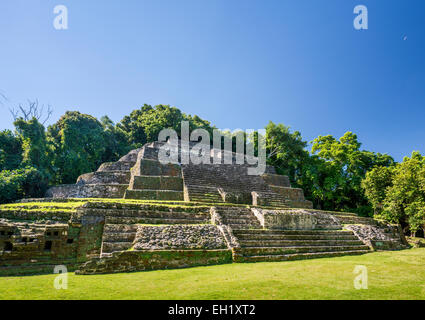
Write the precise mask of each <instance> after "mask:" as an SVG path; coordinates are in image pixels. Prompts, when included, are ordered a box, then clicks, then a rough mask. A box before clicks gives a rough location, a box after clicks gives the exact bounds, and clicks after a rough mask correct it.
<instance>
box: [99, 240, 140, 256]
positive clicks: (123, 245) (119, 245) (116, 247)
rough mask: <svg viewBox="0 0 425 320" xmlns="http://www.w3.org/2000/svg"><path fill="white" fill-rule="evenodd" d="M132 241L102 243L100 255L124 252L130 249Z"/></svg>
mask: <svg viewBox="0 0 425 320" xmlns="http://www.w3.org/2000/svg"><path fill="white" fill-rule="evenodd" d="M132 245H133V241H131V242H130V241H127V242H107V241H103V243H102V253H111V252H114V251H125V250H128V249H130V248H131V247H132Z"/></svg>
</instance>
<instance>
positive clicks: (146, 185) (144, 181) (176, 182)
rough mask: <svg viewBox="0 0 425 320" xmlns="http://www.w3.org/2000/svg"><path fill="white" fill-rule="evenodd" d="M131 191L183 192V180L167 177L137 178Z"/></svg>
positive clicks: (134, 178)
mask: <svg viewBox="0 0 425 320" xmlns="http://www.w3.org/2000/svg"><path fill="white" fill-rule="evenodd" d="M130 189H132V190H138V189H147V190H173V191H183V179H182V178H180V177H166V176H135V177H133V180H132V183H131V184H130Z"/></svg>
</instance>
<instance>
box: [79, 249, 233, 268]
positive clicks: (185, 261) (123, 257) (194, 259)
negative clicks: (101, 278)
mask: <svg viewBox="0 0 425 320" xmlns="http://www.w3.org/2000/svg"><path fill="white" fill-rule="evenodd" d="M231 262H232V251H231V250H174V251H170V250H153V251H119V252H114V253H112V254H111V255H110V256H108V257H103V258H97V259H93V260H91V261H88V262H87V263H85V264H83V265H82V266H81V267H80V268H79V270H77V271H76V273H77V274H99V273H119V272H135V271H147V270H160V269H176V268H188V267H195V266H206V265H216V264H223V263H231Z"/></svg>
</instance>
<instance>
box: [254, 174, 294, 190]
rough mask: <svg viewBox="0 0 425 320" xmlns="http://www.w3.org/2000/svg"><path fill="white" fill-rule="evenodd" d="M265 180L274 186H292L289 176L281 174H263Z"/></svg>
mask: <svg viewBox="0 0 425 320" xmlns="http://www.w3.org/2000/svg"><path fill="white" fill-rule="evenodd" d="M261 177H262V178H263V179H264V181H265V182H266V183H267V184H269V185H272V186H280V187H287V188H290V187H291V183H290V182H289V178H288V177H287V176H282V175H280V174H270V173H266V174H263V175H262V176H261Z"/></svg>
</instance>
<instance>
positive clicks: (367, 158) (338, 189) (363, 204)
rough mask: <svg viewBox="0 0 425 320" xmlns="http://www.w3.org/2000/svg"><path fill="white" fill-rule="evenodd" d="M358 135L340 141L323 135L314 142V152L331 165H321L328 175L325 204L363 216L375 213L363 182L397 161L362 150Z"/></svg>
mask: <svg viewBox="0 0 425 320" xmlns="http://www.w3.org/2000/svg"><path fill="white" fill-rule="evenodd" d="M360 147H361V143H360V142H359V141H358V139H357V135H356V134H354V133H352V132H346V133H345V134H344V135H343V136H342V137H341V138H340V139H339V140H336V139H335V138H334V137H333V136H331V135H328V136H319V137H318V138H316V139H315V140H314V141H313V146H312V153H313V154H316V155H317V156H318V157H319V159H322V160H324V161H326V162H327V163H328V165H326V166H324V165H321V168H326V171H327V172H328V174H329V173H330V172H331V173H332V174H331V175H330V176H328V177H327V178H325V180H324V181H323V182H324V185H323V186H322V188H323V190H324V192H326V193H327V195H328V196H327V197H325V198H327V199H328V201H327V203H325V205H326V208H325V209H329V210H342V211H356V212H357V213H359V214H362V215H368V214H371V213H372V210H371V207H370V204H369V202H368V200H367V198H366V197H365V194H364V190H363V189H362V187H361V182H362V180H363V179H364V177H365V175H366V173H367V172H368V171H369V170H370V169H371V168H373V167H375V166H390V165H393V164H394V160H393V159H392V158H391V157H390V156H388V155H386V154H380V153H374V152H370V151H364V150H360Z"/></svg>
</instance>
